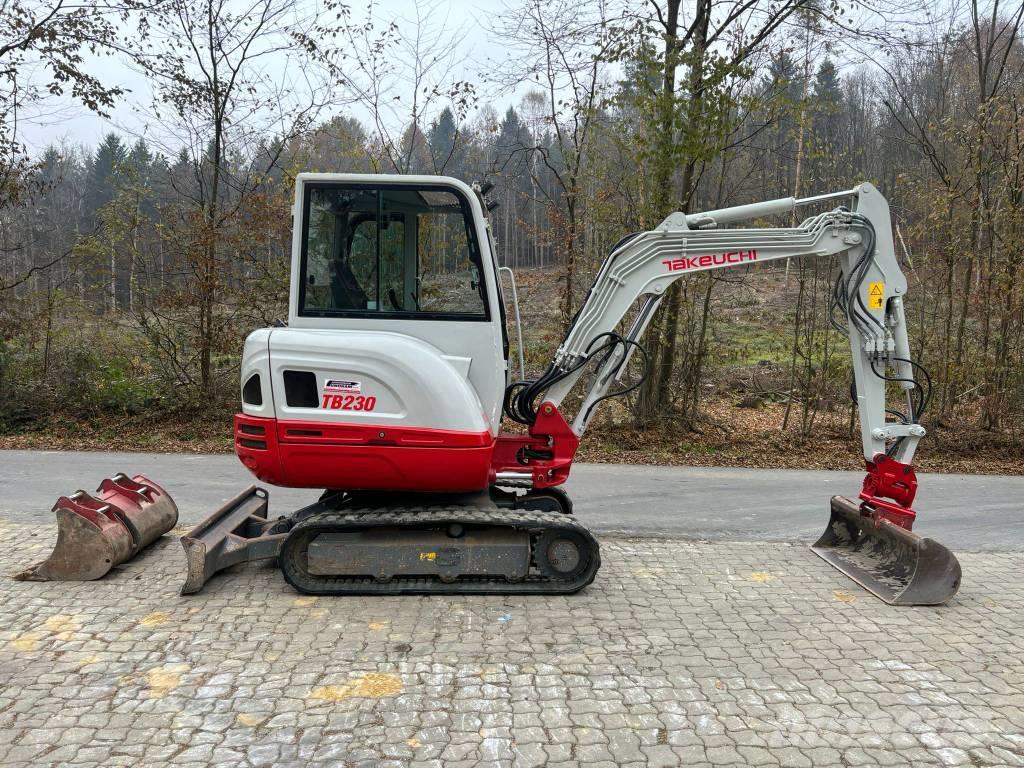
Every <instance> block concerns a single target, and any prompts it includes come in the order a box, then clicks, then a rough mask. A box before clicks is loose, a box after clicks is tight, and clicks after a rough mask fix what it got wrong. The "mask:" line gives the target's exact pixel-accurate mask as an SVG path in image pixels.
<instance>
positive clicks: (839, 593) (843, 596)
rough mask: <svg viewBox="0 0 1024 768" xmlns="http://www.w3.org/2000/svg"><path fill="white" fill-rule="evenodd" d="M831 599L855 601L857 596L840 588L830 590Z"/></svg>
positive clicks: (846, 601) (847, 601)
mask: <svg viewBox="0 0 1024 768" xmlns="http://www.w3.org/2000/svg"><path fill="white" fill-rule="evenodd" d="M832 599H833V600H838V601H839V602H840V603H855V602H857V596H856V595H855V594H853V593H852V592H846V591H845V590H842V589H834V590H832Z"/></svg>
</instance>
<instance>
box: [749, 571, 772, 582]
mask: <svg viewBox="0 0 1024 768" xmlns="http://www.w3.org/2000/svg"><path fill="white" fill-rule="evenodd" d="M750 580H751V581H759V582H761V583H762V584H763V583H764V582H766V581H771V580H772V575H771V574H770V573H768V572H767V571H754V572H753V573H752V574H750Z"/></svg>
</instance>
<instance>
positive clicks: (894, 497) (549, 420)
mask: <svg viewBox="0 0 1024 768" xmlns="http://www.w3.org/2000/svg"><path fill="white" fill-rule="evenodd" d="M832 200H835V201H837V202H839V201H842V202H845V203H846V204H845V205H839V207H836V208H834V209H833V210H830V211H827V212H825V213H820V214H817V215H814V216H811V217H809V218H807V219H805V220H804V221H803V222H802V223H801V224H800V225H799V226H797V227H790V228H722V225H726V224H734V223H737V222H743V221H749V220H752V219H757V218H761V217H765V216H769V215H777V214H786V213H790V212H792V211H794V210H796V209H798V208H802V207H805V206H808V205H812V204H820V203H823V202H827V201H832ZM890 227H891V225H890V219H889V206H888V203H887V202H886V200H885V198H884V197H883V196H882V194H881V193H880V192H879V191H878V190H877V189H875V188H874V187H873V186H872V185H871V184H868V183H863V184H860V185H858V186H857V187H855V188H853V189H850V190H845V191H842V192H836V193H832V194H826V195H820V196H816V197H810V198H804V199H794V198H792V197H788V198H782V199H779V200H770V201H766V202H761V203H753V204H750V205H742V206H737V207H733V208H724V209H721V210H716V211H709V212H706V213H698V214H690V215H687V214H683V213H673V214H671V215H670V216H668V217H667V218H666V219H665V220H664V221H663V222H662V223H661V224H660V225H659V226H658V227H657V228H655V229H654V230H651V231H648V232H642V233H638V234H634V235H632V236H630V237H628V238H625V239H624V240H623V241H621V242H620V243H619V244H618V245H617V246H616V247H615V248H614V249H613V251H612V252H611V254H610V255H609V256H608V257H607V259H606V260H605V262H604V264H603V265H602V266H601V269H600V271H599V272H598V275H597V277H596V278H595V280H594V284H593V286H592V287H591V289H590V292H589V293H588V295H587V297H586V300H585V301H584V303H583V305H582V307H581V308H580V311H579V313H578V314H577V315H576V317H575V319H574V321H573V323H572V325H571V327H570V329H569V331H568V333H567V334H566V337H565V339H564V340H563V342H562V344H561V345H560V346H559V348H558V350H557V352H556V354H555V357H554V360H553V362H552V363H551V365H550V367H549V368H548V370H547V371H546V372H545V373H544V374H543V375H542V376H541V377H540V378H538V379H537V380H535V381H530V382H520V383H517V384H514V385H512V387H511V388H510V390H509V392H508V394H507V395H506V401H505V405H506V409H505V410H506V414H507V415H508V416H509V417H510V418H512V419H513V420H516V421H520V422H522V423H525V424H527V425H528V426H529V427H530V433H531V439H525V438H522V437H513V436H504V437H502V438H499V442H501V441H502V440H504V441H505V444H504V446H499V448H504V450H499V451H497V452H496V455H497V456H498V457H499V462H498V466H497V469H498V470H499V475H501V476H503V477H511V476H512V475H511V474H509V473H513V474H514V473H516V472H522V471H523V470H524V468H527V469H528V471H529V472H530V475H531V477H532V482H533V484H534V486H535V487H545V486H550V485H557V484H559V483H562V482H564V481H565V479H566V478H567V477H568V471H569V466H570V464H571V462H572V457H573V455H574V454H575V451H576V448H577V446H578V444H579V440H580V438H581V437H582V435H583V433H584V431H585V430H586V428H587V425H588V424H589V423H590V420H591V419H592V418H593V415H594V412H595V410H596V407H597V406H598V405H599V404H600V403H601V402H602V401H603V400H605V399H607V398H608V397H612V396H615V395H616V394H623V393H624V392H625V391H628V389H629V388H625V389H624V388H623V386H622V379H623V377H624V374H625V372H626V368H627V363H628V362H629V360H630V358H631V357H632V355H633V354H634V353H636V352H638V351H640V352H641V353H642V354H645V353H643V351H642V349H643V348H642V346H641V345H640V339H641V338H642V336H643V334H644V332H645V331H646V329H647V327H648V325H649V323H650V321H651V319H652V318H653V316H654V313H655V311H656V310H657V308H658V306H659V305H660V304H661V301H662V299H663V297H664V296H665V294H666V292H667V291H668V288H669V286H671V285H672V283H674V282H675V281H676V280H679V279H680V278H681V277H683V276H685V275H689V274H693V273H695V272H702V271H707V270H717V269H730V268H735V267H746V266H748V265H750V264H757V263H764V262H769V261H776V260H779V259H790V258H817V257H826V258H827V257H838V258H839V260H840V265H841V268H840V270H841V271H840V274H839V276H838V278H837V280H836V283H835V288H834V290H833V294H832V305H831V311H832V322H833V325H834V326H835V327H836V328H837V329H838V330H840V331H841V332H842V333H843V334H844V335H846V336H847V338H848V339H849V344H850V352H851V355H852V370H853V378H854V392H855V396H856V401H857V406H858V411H859V414H860V427H861V441H862V445H863V453H864V460H865V466H866V469H867V475H866V477H865V479H864V483H863V486H862V489H861V492H860V500H861V506H860V509H859V510H858V509H857V508H856V506H855V505H853V509H854V511H853V512H850V506H851V504H850V503H848V500H842V501H843V502H846V503H845V505H844V504H843V503H840V505H839V506H840V507H841V509H840V510H839V512H837V511H836V506H837V505H836V502H835V501H834V502H833V520H832V521H831V522H830V530H832V529H837V530H838V528H839V527H841V525H843V524H845V523H849V526H848V527H847V528H846V529H843V531H841V532H840V533H842V535H843V536H844V537H845V539H844V542H837V541H832V539H834V538H835V536H831V537H830V536H829V535H828V534H826V536H825V537H823V539H829V542H826V543H827V544H828V545H829V547H828V548H829V549H830V551H834V550H835V548H836V545H837V544H847V545H850V546H852V545H853V543H855V542H859V543H860V545H862V547H861V550H859V551H858V552H857V553H856V554H857V555H858V556H859V557H860V560H861V561H863V560H864V553H863V546H866V545H867V544H871V545H877V544H878V541H877V536H874V535H873V534H874V533H875V530H877V529H879V527H880V526H882V525H883V524H884V525H885V526H886V529H885V530H886V531H888V529H889V528H890V527H893V528H899V529H901V530H902V531H904V532H906V533H907V534H909V535H911V536H913V534H910V533H909V532H910V530H911V528H912V526H913V522H914V519H915V512H914V510H913V508H912V504H913V501H914V495H915V493H916V491H917V480H916V477H915V474H914V470H913V467H912V466H911V461H912V460H913V457H914V453H915V451H916V448H917V444H918V441H919V440H920V439H921V438H922V437H924V435H925V429H924V427H922V426H921V424H920V423H919V420H920V416H921V413H922V411H923V410H924V408H925V407H926V406H927V401H928V397H929V390H930V385H929V383H928V382H927V372H925V371H924V369H923V368H922V367H921V366H920V365H919V364H917V363H915V362H914V361H913V359H912V357H911V352H910V343H909V340H908V336H907V328H906V320H905V317H904V309H903V300H904V296H905V295H906V292H907V281H906V278H905V276H904V275H903V272H902V271H901V270H900V268H899V265H898V263H897V260H896V255H895V252H894V249H893V238H892V232H891V228H890ZM638 302H639V303H640V306H639V309H638V310H636V312H635V314H634V317H633V320H632V323H631V324H630V326H629V328H628V330H626V331H625V333H620V332H619V331H618V330H617V329H618V328H619V327H620V324H621V323H622V322H623V319H624V318H625V317H626V316H627V315H628V314H629V313H630V311H631V310H633V308H634V307H636V305H637V303H638ZM645 356H646V355H645ZM591 363H594V364H596V370H594V371H593V374H592V375H591V376H590V378H589V380H588V383H587V387H586V389H585V391H584V393H583V400H582V404H581V406H580V408H579V410H578V411H577V413H576V415H575V417H574V419H573V421H572V423H571V425H570V424H569V423H568V422H567V421H565V420H564V419H563V418H562V415H561V413H560V411H559V406H560V405H561V404H562V402H563V401H564V399H565V398H566V396H567V395H568V394H569V393H570V392H571V391H572V390H573V389H574V387H575V386H576V385H577V383H579V381H580V379H581V378H582V377H583V376H585V375H586V374H588V373H590V371H592V370H593V368H594V366H593V365H591ZM922 379H924V381H923V382H922ZM889 382H894V383H896V384H897V385H898V386H899V387H900V388H902V390H903V391H904V393H905V398H906V404H905V406H903V407H902V408H900V409H895V408H888V407H887V405H886V385H887V383H889ZM538 404H539V405H538ZM888 417H892V418H888ZM837 498H841V497H837ZM843 510H846V513H847V514H845V515H844V513H843ZM861 518H863V519H861ZM862 524H864V525H862ZM865 525H866V526H868V527H870V528H872V529H873V530H870V531H869V530H867V529H866V528H865ZM854 527H856V528H857V530H856V531H854V530H853V528H854ZM892 536H896V537H899V536H901V533H893V534H892ZM903 538H904V539H905V538H906V537H903ZM901 541H902V539H901ZM922 541H927V540H922ZM819 545H821V546H825V545H823V544H822V542H819ZM931 545H932V549H933V551H934V548H936V547H939V545H937V544H935V543H934V542H931ZM941 549H942V551H943V552H945V553H946V554H948V550H945V548H941ZM833 553H834V552H833ZM892 553H893V550H892V548H891V547H889V548H886V551H885V553H884V556H883V557H882V559H883V560H884V559H885V557H890V558H891V556H892ZM940 554H941V553H940ZM823 556H824V555H823ZM901 556H902V557H903V558H904V559H905V560H906V559H908V557H909V556H908V555H906V553H903V555H901ZM949 558H952V555H949ZM826 559H829V558H828V557H826ZM909 559H911V560H913V559H914V558H913V557H909ZM939 559H940V560H941V561H942V563H940V565H942V566H943V567H946V566H948V559H947V558H945V557H944V556H942V557H940V558H939ZM952 559H953V562H954V563H955V558H952ZM917 560H918V561H919V560H920V558H917ZM830 562H831V560H830ZM861 564H862V565H863V562H861ZM917 564H919V563H915V565H914V567H915V568H916V565H917ZM833 565H837V567H840V569H841V570H844V572H847V573H848V574H849V575H853V573H852V572H851V571H850V568H849V567H844V566H843V565H840V564H838V563H836V562H833ZM908 567H909V566H908ZM884 568H888V569H889V570H891V563H888V562H886V563H885V564H884ZM884 568H883V569H884ZM860 570H864V569H863V568H860ZM922 575H923V574H922ZM912 576H913V574H911V575H910V577H908V579H907V583H906V584H904V592H907V588H909V585H910V582H912V581H913V578H912ZM855 578H856V576H855ZM887 578H888V577H885V576H879V575H877V574H875V575H872V576H871V577H870V578H867V577H865V580H867V581H872V580H873V581H876V582H877V581H879V580H881V581H885V580H886V579H887ZM858 580H860V579H858ZM953 580H954V579H952V577H951V578H950V579H947V580H946V581H947V582H951V581H953ZM889 581H891V579H889ZM955 582H956V583H957V584H958V583H959V566H956V574H955ZM862 583H863V582H862ZM865 586H868V587H869V588H871V586H870V585H869V584H865ZM947 586H948V583H947ZM873 591H876V590H873ZM954 591H955V589H954ZM910 592H911V593H912V592H913V590H911V591H910ZM876 593H877V592H876ZM889 596H890V597H892V595H889ZM911 597H915V596H914V595H913V594H910V593H908V595H907V599H908V600H909V599H910V598H911ZM947 597H948V595H947ZM915 599H916V597H915Z"/></svg>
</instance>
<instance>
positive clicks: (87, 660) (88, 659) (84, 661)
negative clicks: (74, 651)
mask: <svg viewBox="0 0 1024 768" xmlns="http://www.w3.org/2000/svg"><path fill="white" fill-rule="evenodd" d="M99 660H100V657H99V656H85V657H83V658H81V659H79V660H78V664H79V665H80V666H83V667H87V666H89V665H90V664H95V663H96V662H98V661H99Z"/></svg>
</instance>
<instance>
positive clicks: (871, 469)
mask: <svg viewBox="0 0 1024 768" xmlns="http://www.w3.org/2000/svg"><path fill="white" fill-rule="evenodd" d="M864 464H865V466H866V467H867V470H868V473H867V475H866V476H865V478H864V486H863V487H862V488H861V491H860V498H861V501H863V502H865V503H867V504H868V505H870V506H871V507H873V508H874V510H875V512H876V514H875V515H874V517H875V518H876V519H877V518H880V517H881V518H885V519H886V520H889V521H890V522H892V523H894V524H896V525H898V526H900V527H901V528H906V529H907V530H908V531H909V530H910V529H911V528H913V525H914V518H915V517H917V513H916V512H914V510H913V509H911V504H913V503H914V496H916V495H917V475H916V474H914V468H913V467H912V466H910V465H909V464H904V463H903V462H902V461H897V460H896V459H893V458H891V457H889V456H886V455H885V454H884V453H876V454H875V459H874V461H865V462H864Z"/></svg>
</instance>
